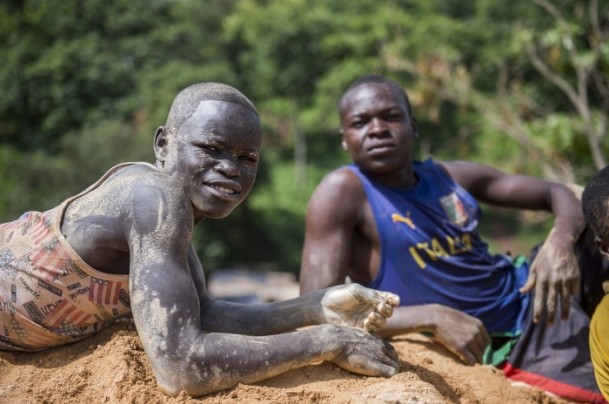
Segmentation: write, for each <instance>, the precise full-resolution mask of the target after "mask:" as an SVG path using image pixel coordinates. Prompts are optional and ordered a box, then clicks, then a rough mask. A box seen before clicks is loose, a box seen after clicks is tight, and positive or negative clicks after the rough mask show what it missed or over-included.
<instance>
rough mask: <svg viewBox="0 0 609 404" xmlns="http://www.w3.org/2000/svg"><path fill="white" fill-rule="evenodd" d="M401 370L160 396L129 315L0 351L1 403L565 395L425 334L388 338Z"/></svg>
mask: <svg viewBox="0 0 609 404" xmlns="http://www.w3.org/2000/svg"><path fill="white" fill-rule="evenodd" d="M393 343H394V346H395V347H396V349H397V351H398V352H399V354H400V358H401V360H402V366H401V370H400V372H399V373H398V374H397V375H395V376H393V377H391V378H389V379H384V378H376V377H363V376H357V375H354V374H352V373H349V372H347V371H344V370H342V369H340V368H338V367H336V366H334V365H333V364H330V363H321V364H318V365H313V366H306V367H303V368H301V369H297V370H294V371H291V372H287V373H285V374H283V375H280V376H277V377H274V378H272V379H269V380H267V381H265V382H262V383H258V384H255V385H238V386H236V387H235V388H233V389H231V390H228V391H224V392H221V393H216V394H212V395H208V396H205V397H201V398H198V399H193V398H190V397H188V396H186V395H181V396H179V397H177V398H170V397H167V396H165V395H164V394H163V393H162V392H161V391H160V390H159V389H158V388H157V386H156V382H155V379H154V376H153V374H152V370H151V368H150V365H149V363H148V360H147V358H146V354H145V353H144V351H143V350H142V346H141V343H140V340H139V337H138V335H137V333H136V332H135V329H134V326H133V323H132V321H130V320H122V321H120V322H118V323H116V324H113V325H111V326H110V327H109V328H107V329H106V330H104V331H103V332H101V333H100V334H99V335H97V336H95V337H92V338H90V339H87V340H84V341H81V342H78V343H75V344H71V345H67V346H64V347H60V348H55V349H52V350H49V351H45V352H40V353H35V354H31V353H26V354H24V353H10V352H0V402H2V403H11V404H13V403H23V404H26V403H27V404H30V403H43V404H44V403H49V404H50V403H58V404H59V403H61V404H72V403H74V404H76V403H78V404H82V403H87V404H95V403H133V404H137V403H146V404H150V403H159V404H162V403H236V402H247V403H250V402H254V403H289V404H294V403H462V404H466V403H548V404H550V403H557V404H558V403H566V401H564V400H560V399H557V398H553V397H549V396H547V395H545V394H544V393H542V392H541V391H539V390H536V389H532V388H528V387H516V386H512V385H510V383H509V382H508V381H507V380H506V379H505V378H504V376H503V374H502V373H501V372H500V371H498V370H496V369H494V368H492V367H488V366H481V365H476V366H465V365H462V364H460V363H458V361H457V360H456V359H454V358H453V357H452V356H451V355H450V353H448V352H447V351H445V350H443V349H442V348H441V347H439V346H437V345H436V344H433V343H431V342H430V341H429V340H428V339H426V338H425V337H424V336H421V335H418V334H409V335H405V336H402V337H400V338H397V339H395V340H394V341H393Z"/></svg>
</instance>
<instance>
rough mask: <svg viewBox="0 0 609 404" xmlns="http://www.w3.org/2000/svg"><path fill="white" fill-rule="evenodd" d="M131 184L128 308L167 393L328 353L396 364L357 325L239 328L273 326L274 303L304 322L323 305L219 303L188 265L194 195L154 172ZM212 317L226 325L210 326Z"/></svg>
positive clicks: (388, 369)
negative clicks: (268, 331) (255, 307)
mask: <svg viewBox="0 0 609 404" xmlns="http://www.w3.org/2000/svg"><path fill="white" fill-rule="evenodd" d="M131 189H132V191H130V192H127V194H128V195H127V196H125V195H123V196H122V198H124V200H123V201H122V206H130V207H131V208H130V210H128V211H127V213H126V214H125V220H124V223H125V226H126V228H125V233H126V234H127V239H128V243H129V251H130V256H131V264H130V290H131V308H132V311H133V317H134V320H135V324H136V328H137V331H138V334H139V336H140V338H141V340H142V345H143V347H144V350H145V351H146V354H147V356H148V358H149V360H150V363H151V366H152V369H153V371H154V374H155V377H156V379H157V382H158V384H159V386H160V387H161V388H162V389H163V390H164V391H165V392H166V393H167V394H169V395H173V396H175V395H178V394H179V393H180V392H181V391H185V392H186V393H188V394H189V395H191V396H198V395H202V394H207V393H211V392H215V391H219V390H223V389H226V388H230V387H232V386H235V385H236V384H238V383H252V382H256V381H259V380H262V379H265V378H268V377H271V376H274V375H277V374H279V373H282V372H285V371H288V370H291V369H295V368H297V367H301V366H305V365H307V364H311V363H314V362H318V361H322V360H326V361H331V362H334V363H336V364H337V365H338V366H340V367H342V368H344V369H346V370H350V371H353V372H356V373H361V374H365V375H371V376H391V375H393V374H395V373H396V372H397V369H398V368H399V359H398V358H397V355H396V353H395V351H394V350H393V348H392V347H391V346H390V345H389V344H387V343H386V342H385V341H383V340H381V339H380V338H378V337H376V336H374V335H372V334H370V333H368V332H366V331H363V330H359V329H356V328H351V327H341V326H335V325H319V326H314V327H308V328H305V329H303V330H300V331H296V332H290V333H285V334H278V335H267V336H250V335H241V334H237V332H239V330H240V328H241V327H240V324H241V323H243V324H245V325H244V326H243V328H244V329H245V331H248V330H247V328H248V327H253V328H255V327H256V321H258V322H259V323H260V324H261V325H260V326H259V329H258V331H257V333H261V331H262V330H263V328H265V327H266V326H268V327H269V328H273V327H272V326H270V325H269V324H271V322H270V316H269V313H270V312H273V313H274V314H276V315H278V316H280V317H282V320H281V321H280V323H282V324H284V325H285V324H289V323H292V324H301V323H302V322H303V321H304V322H305V323H306V322H309V321H306V320H304V316H306V315H307V314H306V313H304V312H306V311H307V310H306V309H307V308H309V307H307V306H310V307H313V306H316V307H318V308H320V309H322V310H323V307H324V305H323V304H319V302H314V301H313V300H314V299H311V301H313V303H311V302H306V300H305V299H303V301H302V303H303V304H300V305H299V304H297V302H290V303H285V304H284V307H283V310H274V311H273V310H270V311H268V310H267V311H264V310H263V311H261V312H260V316H257V314H256V312H253V311H251V310H249V309H246V310H245V311H239V309H238V308H237V306H232V308H233V309H235V311H237V312H240V313H241V314H242V315H241V316H240V315H238V314H235V313H231V312H230V311H224V312H220V311H219V310H222V309H223V308H226V306H224V305H223V304H221V303H214V302H213V301H209V302H207V301H206V293H205V291H204V289H200V287H203V288H204V285H202V284H201V281H202V279H201V276H200V274H199V275H194V274H193V273H192V272H191V268H190V264H191V263H192V256H191V257H190V258H189V250H190V249H191V247H190V241H191V234H192V229H193V214H192V206H191V205H190V203H188V202H187V201H184V200H182V199H178V198H177V197H176V195H182V192H183V190H182V188H181V185H180V184H179V183H178V182H174V181H173V180H172V179H171V178H170V177H166V176H162V175H161V174H151V175H150V176H149V177H148V178H140V179H138V182H137V184H135V185H134V186H133V187H131ZM117 199H118V198H117ZM190 254H192V253H190ZM189 261H190V262H189ZM197 278H198V280H197ZM197 284H198V285H197ZM319 296H322V297H326V295H325V294H323V293H322V294H320V295H319ZM278 306H281V305H275V306H274V307H278ZM311 311H313V310H311ZM243 314H247V315H248V318H245V317H244V316H243ZM224 315H226V317H225V318H223V316H224ZM299 316H300V318H299ZM284 317H285V318H284ZM290 317H294V318H295V319H293V320H290V319H289V318H290ZM364 317H366V318H367V314H366V315H364ZM347 318H349V316H347ZM320 319H323V316H321V315H318V314H315V315H313V316H312V319H310V322H311V323H315V322H316V321H320ZM364 321H365V320H364ZM222 323H224V324H225V325H224V326H222V325H221V324H222ZM218 324H220V325H218ZM208 326H209V328H218V329H222V328H225V329H226V331H228V332H226V331H225V332H219V331H216V332H209V331H208V330H207V329H206V327H208ZM275 328H277V329H279V328H289V327H285V326H281V327H275ZM233 332H234V333H233Z"/></svg>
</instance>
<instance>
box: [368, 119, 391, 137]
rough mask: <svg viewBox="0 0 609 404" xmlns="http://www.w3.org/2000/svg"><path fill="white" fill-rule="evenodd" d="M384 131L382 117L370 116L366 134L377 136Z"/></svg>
mask: <svg viewBox="0 0 609 404" xmlns="http://www.w3.org/2000/svg"><path fill="white" fill-rule="evenodd" d="M385 132H387V126H386V125H385V122H383V120H382V119H379V118H372V119H371V120H370V125H369V129H368V134H370V135H377V136H378V135H382V134H383V133H385Z"/></svg>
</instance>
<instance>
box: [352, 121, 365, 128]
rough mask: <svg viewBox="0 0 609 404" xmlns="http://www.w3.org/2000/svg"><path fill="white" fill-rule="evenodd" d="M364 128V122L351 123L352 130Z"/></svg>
mask: <svg viewBox="0 0 609 404" xmlns="http://www.w3.org/2000/svg"><path fill="white" fill-rule="evenodd" d="M362 126H364V122H363V121H355V122H352V123H351V127H352V128H361V127H362Z"/></svg>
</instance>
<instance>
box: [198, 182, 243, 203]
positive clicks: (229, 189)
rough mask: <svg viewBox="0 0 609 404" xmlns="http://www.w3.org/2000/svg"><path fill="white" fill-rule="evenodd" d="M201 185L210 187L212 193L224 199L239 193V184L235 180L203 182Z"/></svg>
mask: <svg viewBox="0 0 609 404" xmlns="http://www.w3.org/2000/svg"><path fill="white" fill-rule="evenodd" d="M203 185H205V186H206V187H208V188H209V189H211V190H212V193H213V194H214V195H216V196H219V197H221V198H225V199H232V198H234V197H237V196H238V195H239V194H240V193H241V186H240V185H239V184H238V183H236V182H235V183H227V182H204V183H203Z"/></svg>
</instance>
